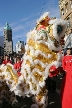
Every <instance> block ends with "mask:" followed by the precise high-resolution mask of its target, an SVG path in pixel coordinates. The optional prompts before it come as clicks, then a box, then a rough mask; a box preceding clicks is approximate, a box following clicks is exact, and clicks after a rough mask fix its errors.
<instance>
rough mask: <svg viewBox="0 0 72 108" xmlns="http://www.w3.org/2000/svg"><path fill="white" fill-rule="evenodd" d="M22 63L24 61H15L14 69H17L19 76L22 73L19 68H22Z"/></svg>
mask: <svg viewBox="0 0 72 108" xmlns="http://www.w3.org/2000/svg"><path fill="white" fill-rule="evenodd" d="M21 64H22V62H18V63H15V64H14V69H16V70H17V74H18V76H20V75H21V73H20V70H19V69H21Z"/></svg>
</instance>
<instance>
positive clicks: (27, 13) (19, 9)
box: [0, 0, 60, 49]
mask: <svg viewBox="0 0 72 108" xmlns="http://www.w3.org/2000/svg"><path fill="white" fill-rule="evenodd" d="M58 2H59V0H49V1H47V0H43V1H41V0H37V1H35V0H32V1H28V0H21V1H17V0H12V1H10V0H7V1H4V0H2V1H1V3H0V13H1V16H0V36H2V35H3V28H4V26H5V25H6V22H8V23H9V25H10V27H11V28H12V39H13V49H14V46H15V44H16V42H17V41H18V40H21V41H24V42H26V34H27V32H29V31H30V30H32V29H33V28H34V26H35V25H36V20H37V19H38V18H39V17H40V16H41V14H43V13H44V12H46V11H48V12H49V13H50V17H57V18H60V11H59V5H58Z"/></svg>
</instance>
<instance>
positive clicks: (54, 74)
mask: <svg viewBox="0 0 72 108" xmlns="http://www.w3.org/2000/svg"><path fill="white" fill-rule="evenodd" d="M49 71H50V72H51V73H50V74H49V77H53V76H56V75H57V74H58V72H59V70H58V68H56V66H54V65H53V66H51V68H50V70H49Z"/></svg>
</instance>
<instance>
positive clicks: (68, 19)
mask: <svg viewBox="0 0 72 108" xmlns="http://www.w3.org/2000/svg"><path fill="white" fill-rule="evenodd" d="M67 21H68V25H67V27H68V28H70V17H68V18H67Z"/></svg>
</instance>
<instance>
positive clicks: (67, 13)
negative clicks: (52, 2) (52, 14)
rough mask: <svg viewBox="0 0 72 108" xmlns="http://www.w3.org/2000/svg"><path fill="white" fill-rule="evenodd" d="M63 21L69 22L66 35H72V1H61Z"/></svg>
mask: <svg viewBox="0 0 72 108" xmlns="http://www.w3.org/2000/svg"><path fill="white" fill-rule="evenodd" d="M59 7H60V16H61V19H64V20H67V21H68V26H67V31H66V35H69V34H71V33H72V0H59Z"/></svg>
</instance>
